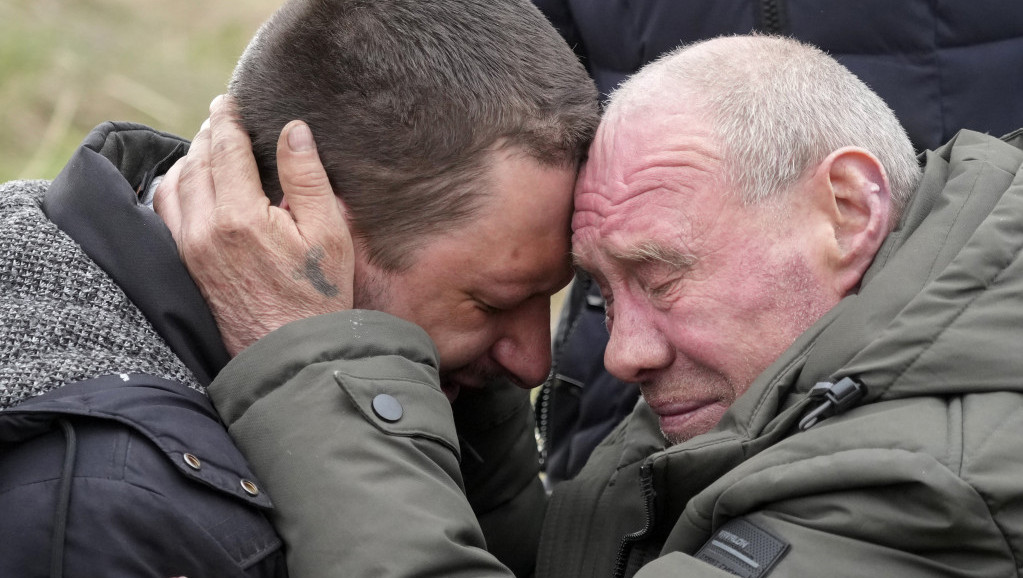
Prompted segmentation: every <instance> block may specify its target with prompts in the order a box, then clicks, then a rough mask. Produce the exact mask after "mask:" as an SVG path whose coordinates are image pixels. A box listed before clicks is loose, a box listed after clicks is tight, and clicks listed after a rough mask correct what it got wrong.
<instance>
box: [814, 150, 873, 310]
mask: <svg viewBox="0 0 1023 578" xmlns="http://www.w3.org/2000/svg"><path fill="white" fill-rule="evenodd" d="M809 185H810V186H811V189H812V191H813V195H814V197H815V198H814V206H815V208H816V209H817V210H819V211H821V213H822V217H823V218H824V219H825V220H826V222H828V223H829V225H830V232H831V233H832V234H833V241H832V242H830V243H829V244H828V248H827V251H828V255H827V261H828V266H829V269H830V271H831V273H832V279H833V281H834V283H835V287H834V289H835V290H836V292H837V293H838V294H840V295H846V294H848V293H851V292H853V291H855V290H856V289H857V288H858V287H859V283H860V279H861V278H862V277H863V273H864V272H865V271H866V270H867V267H869V266H870V263H871V262H872V261H873V260H874V255H875V254H876V253H877V250H878V249H879V248H880V247H881V243H882V242H884V239H885V236H886V235H887V234H888V232H889V230H890V227H889V222H890V219H891V215H892V207H891V196H890V191H889V186H888V177H887V175H886V174H885V171H884V167H882V166H881V162H880V161H879V160H878V159H877V157H875V156H874V155H873V154H872V153H870V152H869V151H867V150H864V149H861V148H857V147H845V148H841V149H839V150H837V151H835V152H833V153H831V154H830V155H828V157H827V158H826V159H824V161H823V162H822V163H821V164H820V165H819V166H818V167H817V171H816V172H815V173H814V175H813V176H812V177H811V181H810V183H809Z"/></svg>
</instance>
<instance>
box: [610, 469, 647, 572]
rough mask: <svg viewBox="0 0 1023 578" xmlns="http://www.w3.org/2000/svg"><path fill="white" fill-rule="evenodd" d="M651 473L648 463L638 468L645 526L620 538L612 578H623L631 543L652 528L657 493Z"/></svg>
mask: <svg viewBox="0 0 1023 578" xmlns="http://www.w3.org/2000/svg"><path fill="white" fill-rule="evenodd" d="M653 472H654V466H653V464H652V463H651V462H649V461H647V462H646V463H644V464H643V465H642V466H641V467H640V468H639V483H640V488H641V491H642V492H643V500H644V505H645V508H646V525H644V526H643V528H642V529H641V530H637V531H635V532H632V533H631V534H627V535H626V536H625V537H623V538H622V543H621V545H620V546H618V557H617V558H616V559H615V566H614V574H612V576H614V578H624V576H625V569H626V566H627V565H628V563H629V549H630V547H631V546H632V543H634V542H638V541H639V540H640V539H642V538H643V537H644V536H646V535H647V534H649V533H650V530H652V529H653V527H654V497H655V495H656V493H657V492H656V491H654V475H653Z"/></svg>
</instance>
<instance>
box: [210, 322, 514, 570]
mask: <svg viewBox="0 0 1023 578" xmlns="http://www.w3.org/2000/svg"><path fill="white" fill-rule="evenodd" d="M209 393H210V397H211V399H212V400H213V402H214V405H215V406H216V407H217V410H218V412H219V413H220V415H221V417H222V418H223V420H224V421H225V423H226V425H227V426H228V429H229V432H230V434H231V436H232V437H233V438H234V440H235V441H236V443H237V444H238V446H239V447H240V448H241V450H242V452H243V453H244V454H245V456H246V458H247V459H248V460H249V462H250V464H251V466H252V468H253V470H254V471H255V473H256V475H257V476H258V477H259V478H260V479H261V480H262V483H263V484H264V485H265V490H266V491H267V492H268V493H269V494H270V496H271V498H272V499H273V501H274V504H275V510H274V513H273V515H272V520H273V522H274V524H275V526H276V528H277V530H278V532H279V533H280V535H281V537H282V538H283V539H284V541H285V544H286V548H287V560H288V568H289V572H290V575H291V576H292V577H293V578H310V577H320V576H323V577H327V576H356V577H357V576H396V577H399V576H403V577H410V578H411V577H417V576H453V577H456V576H466V577H469V576H472V577H498V576H501V577H505V576H511V575H512V574H511V572H510V571H509V570H508V569H507V568H506V567H505V566H504V565H502V564H501V563H500V562H499V561H498V560H497V559H496V558H495V557H494V556H493V555H491V554H490V553H489V552H488V551H487V549H486V545H485V542H484V537H483V533H482V532H481V530H480V526H479V523H478V522H477V520H476V517H475V516H474V514H473V511H472V509H471V507H470V506H469V503H468V501H467V499H466V496H465V493H464V490H463V486H462V475H461V473H460V471H459V445H458V439H457V436H456V433H455V427H454V422H453V420H452V412H451V405H450V404H449V403H448V400H447V398H446V397H445V396H444V394H443V393H442V392H441V390H440V386H439V383H438V375H437V361H436V350H435V349H434V347H433V344H432V342H431V341H430V340H429V338H428V337H427V335H426V333H425V332H423V331H422V330H421V329H420V328H418V327H416V326H415V325H412V324H409V323H406V322H404V321H401V320H399V319H397V318H394V317H391V316H389V315H386V314H383V313H379V312H373V311H361V310H355V311H347V312H341V313H336V314H331V315H325V316H320V317H315V318H311V319H306V320H302V321H298V322H295V323H292V324H289V325H286V326H285V327H282V328H280V329H278V330H277V331H275V332H273V333H271V334H270V335H268V336H266V337H264V338H263V339H262V340H260V341H259V342H257V343H256V344H254V345H252V346H251V347H249V348H248V349H246V350H245V351H243V352H242V353H241V354H240V355H238V356H237V357H236V358H235V359H234V360H232V362H231V363H230V364H229V365H228V366H227V367H226V368H225V369H224V370H223V371H222V372H221V373H220V375H218V377H217V378H216V380H215V381H214V382H213V384H211V385H210V387H209Z"/></svg>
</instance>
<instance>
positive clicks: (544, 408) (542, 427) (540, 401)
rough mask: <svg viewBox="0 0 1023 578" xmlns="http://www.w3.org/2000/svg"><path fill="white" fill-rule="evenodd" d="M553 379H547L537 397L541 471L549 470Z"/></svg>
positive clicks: (537, 440) (537, 432)
mask: <svg viewBox="0 0 1023 578" xmlns="http://www.w3.org/2000/svg"><path fill="white" fill-rule="evenodd" d="M553 379H554V378H553V377H550V378H548V379H547V381H546V382H545V383H544V384H543V386H541V387H540V393H538V394H537V396H536V405H535V407H536V449H537V451H538V452H539V454H540V471H542V472H543V471H546V470H547V439H548V436H549V435H550V432H549V431H548V429H549V428H550V424H549V421H550V417H549V415H548V414H549V412H550V405H551V386H552V385H553V383H552V381H553Z"/></svg>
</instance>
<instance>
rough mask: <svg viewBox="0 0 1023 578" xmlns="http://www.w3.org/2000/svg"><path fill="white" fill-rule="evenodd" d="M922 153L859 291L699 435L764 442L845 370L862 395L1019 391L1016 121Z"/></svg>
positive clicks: (1022, 191) (1021, 332) (1020, 160)
mask: <svg viewBox="0 0 1023 578" xmlns="http://www.w3.org/2000/svg"><path fill="white" fill-rule="evenodd" d="M922 158H923V161H924V162H925V169H924V174H923V178H922V180H921V183H920V186H919V187H918V189H917V192H916V193H915V194H914V196H913V198H912V200H911V201H910V204H909V206H907V207H906V210H905V211H904V213H903V215H902V218H901V220H900V222H899V224H898V225H897V226H896V228H895V230H894V231H892V232H891V233H890V234H889V235H888V237H887V238H886V240H885V242H884V243H883V244H882V246H881V248H880V250H879V251H878V253H877V255H876V256H875V258H874V262H873V263H872V265H871V266H870V268H869V269H868V270H867V272H866V273H865V274H864V276H863V280H862V283H861V287H860V291H859V292H858V293H857V294H855V295H850V296H849V297H846V298H845V299H843V300H842V301H841V302H839V304H838V305H836V306H835V307H834V308H833V309H832V310H831V311H829V312H828V313H827V314H826V315H825V316H824V317H823V318H822V319H821V320H819V321H818V322H817V323H816V324H815V325H814V326H813V327H811V328H810V329H808V330H807V331H806V332H805V333H804V334H803V335H801V336H800V337H799V338H798V339H797V340H796V341H795V343H793V345H792V346H791V347H789V349H788V350H786V352H785V353H784V354H783V355H782V356H781V357H780V358H779V359H778V360H777V361H776V362H775V363H774V364H773V365H772V366H771V367H769V368H768V369H767V370H766V371H765V372H764V373H763V374H761V375H760V376H759V377H758V378H757V379H756V380H755V381H754V383H753V384H752V385H751V386H750V389H749V391H747V393H746V394H745V395H743V396H741V397H740V398H739V399H738V400H736V402H735V403H734V404H733V405H732V407H731V408H730V410H729V411H728V412H726V414H725V415H724V417H723V418H722V420H721V422H720V423H719V424H718V426H717V428H715V431H716V432H717V434H715V433H714V432H712V433H710V434H705V435H711V436H716V435H718V434H719V435H722V436H724V437H730V435H731V434H728V433H727V432H729V431H732V432H737V433H740V435H741V436H742V437H744V438H745V439H747V440H752V439H754V438H758V437H761V436H767V437H766V438H763V439H761V440H759V442H757V443H755V444H754V445H755V446H757V447H760V446H761V445H762V444H769V443H770V440H771V439H773V438H774V437H776V436H777V435H782V436H784V435H786V434H785V433H784V432H787V431H790V428H792V427H794V424H795V422H796V421H798V418H799V415H801V414H805V413H806V412H807V411H808V409H807V406H806V404H805V403H803V402H804V400H806V399H807V396H806V393H807V392H809V391H810V389H811V388H813V386H814V385H815V384H817V383H818V382H832V383H834V382H837V381H839V380H841V379H842V378H845V377H851V378H854V379H856V380H857V381H859V382H861V383H862V384H863V385H864V386H866V388H867V392H866V395H865V397H864V398H863V399H862V400H861V401H860V403H869V402H871V401H877V400H880V399H898V398H908V397H916V396H923V395H957V394H964V393H980V392H985V391H992V390H999V391H1020V390H1023V380H1020V379H1019V376H1020V375H1023V352H1021V351H1020V348H1019V344H1021V343H1023V259H1021V257H1020V255H1019V251H1020V248H1021V246H1023V169H1021V164H1023V129H1021V130H1020V131H1017V132H1015V133H1012V134H1010V135H1008V136H1006V137H1004V138H1003V139H998V138H994V137H991V136H988V135H983V134H980V133H975V132H971V131H962V132H960V133H959V134H958V135H957V136H956V138H954V139H953V140H952V141H950V142H949V143H948V144H946V145H945V146H943V147H941V148H939V149H937V150H935V151H933V152H927V153H924V155H923V157H922ZM796 405H799V406H800V407H799V408H796V407H793V406H796ZM780 414H785V415H784V416H783V415H780ZM779 418H780V419H779ZM772 434H773V435H772ZM701 437H703V436H701ZM754 451H755V450H754Z"/></svg>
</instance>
